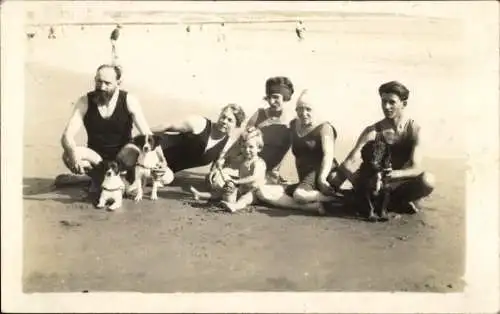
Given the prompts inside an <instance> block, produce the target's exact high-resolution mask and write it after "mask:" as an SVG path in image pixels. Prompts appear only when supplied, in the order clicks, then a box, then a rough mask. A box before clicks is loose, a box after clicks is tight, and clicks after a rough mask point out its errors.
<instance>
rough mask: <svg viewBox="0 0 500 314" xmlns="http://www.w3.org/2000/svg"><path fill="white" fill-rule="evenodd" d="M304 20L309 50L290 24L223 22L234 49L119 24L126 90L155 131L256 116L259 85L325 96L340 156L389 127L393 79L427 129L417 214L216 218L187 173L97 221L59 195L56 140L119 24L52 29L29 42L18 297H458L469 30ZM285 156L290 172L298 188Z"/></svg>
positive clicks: (416, 20) (167, 28) (435, 21)
mask: <svg viewBox="0 0 500 314" xmlns="http://www.w3.org/2000/svg"><path fill="white" fill-rule="evenodd" d="M297 14H299V13H293V14H292V13H291V15H297ZM304 20H305V21H306V22H305V23H306V27H307V32H306V39H305V41H303V42H298V41H297V39H296V37H295V34H294V30H293V29H294V25H295V24H294V23H254V24H232V23H228V24H227V26H226V28H227V29H226V30H225V34H226V38H227V41H226V42H225V43H217V41H216V33H217V31H216V30H215V26H213V27H211V26H210V25H209V26H207V27H204V29H203V31H200V30H199V29H198V27H196V26H193V27H192V28H193V31H192V32H191V33H189V34H187V33H186V32H185V31H184V26H175V25H149V26H144V25H142V26H141V25H125V26H124V29H123V34H122V37H121V38H120V41H119V47H118V49H119V51H118V52H119V55H120V60H121V64H122V66H123V68H124V82H123V88H124V89H127V90H129V91H130V92H133V93H134V94H135V95H137V97H138V98H139V99H140V101H141V103H142V105H143V108H144V112H145V114H146V117H147V119H148V121H149V123H150V125H156V124H158V123H161V122H164V121H168V120H175V119H181V118H182V117H185V116H186V115H188V114H192V113H197V114H203V115H205V116H207V117H210V118H214V117H216V115H217V113H218V110H219V109H220V107H221V106H222V105H223V104H226V103H228V102H236V103H238V104H241V105H242V106H243V107H244V108H245V110H246V112H247V113H248V114H251V113H253V112H254V111H255V110H256V108H258V107H259V106H262V105H263V102H262V97H263V95H264V82H265V79H266V78H267V77H270V76H275V75H286V76H289V77H290V78H291V79H292V81H293V82H294V84H295V85H296V90H297V91H300V90H301V89H302V88H311V89H314V90H315V91H316V92H317V94H318V95H320V99H321V100H322V110H323V111H324V116H325V119H328V120H330V121H332V123H333V124H334V125H335V127H336V128H337V130H338V132H339V139H338V143H337V146H338V147H337V148H336V155H337V157H338V158H339V159H343V158H344V157H345V155H346V154H347V152H348V150H349V149H350V148H351V147H352V145H353V144H354V141H355V139H356V138H357V136H358V135H359V133H360V131H361V130H362V129H363V127H364V126H365V125H367V124H368V123H372V122H375V121H377V120H378V119H379V118H380V117H381V112H380V108H379V107H380V106H379V98H378V95H377V88H378V86H379V85H380V84H381V83H383V82H386V81H389V80H394V79H396V80H400V81H401V82H403V83H404V84H406V85H407V86H408V87H409V88H410V90H411V94H410V100H409V106H408V112H409V114H411V115H412V116H413V117H414V118H415V119H416V120H417V121H419V123H420V124H421V125H422V128H423V129H424V130H425V135H424V136H425V137H424V138H425V140H426V141H425V161H424V162H425V167H426V168H427V169H428V170H429V171H430V172H432V173H434V174H435V175H436V177H437V188H436V190H435V192H434V193H433V194H432V195H431V197H430V198H429V199H427V200H426V201H425V203H424V206H423V211H422V212H421V213H419V214H418V215H414V216H406V215H402V216H399V217H396V218H395V219H393V220H392V221H390V222H388V223H385V224H371V223H367V222H364V221H361V220H359V219H356V218H353V217H350V216H349V215H345V214H343V213H331V214H330V215H328V216H327V217H318V216H316V215H309V214H307V213H303V212H297V211H289V210H281V209H271V208H264V207H260V206H257V207H255V208H253V211H251V212H244V213H241V214H235V215H230V214H221V213H212V212H209V211H208V210H207V208H206V206H204V205H202V204H198V203H196V202H194V201H193V200H192V199H191V197H190V195H189V194H188V193H187V192H186V191H185V188H186V187H187V186H189V185H190V184H195V185H200V184H201V183H202V179H201V174H203V173H204V171H206V169H192V170H189V171H186V172H184V173H181V174H180V177H179V179H178V180H176V182H175V184H174V185H173V186H168V187H165V188H164V189H162V190H161V191H160V193H159V196H160V199H159V200H158V201H157V202H154V203H153V202H151V201H149V200H147V199H146V200H144V201H142V202H141V203H140V204H134V203H133V201H131V200H127V201H125V204H124V207H125V209H126V212H125V213H123V214H110V213H107V212H102V211H97V210H95V209H94V208H93V206H92V205H91V204H89V203H88V202H87V201H86V200H85V199H83V198H82V197H81V196H80V194H81V193H80V191H79V189H78V188H67V189H62V190H53V189H52V188H51V184H52V183H53V179H54V177H55V176H56V175H57V174H60V173H63V172H66V170H65V169H64V165H63V164H62V162H61V161H60V156H61V154H62V149H61V148H60V144H59V139H60V136H61V132H62V131H63V129H64V126H65V123H66V121H67V119H68V117H69V115H70V113H71V109H72V106H71V103H72V102H74V101H75V100H76V99H77V97H79V96H80V95H82V94H84V93H85V92H87V91H88V90H89V89H91V88H93V86H92V83H93V81H92V79H93V74H94V71H95V69H96V67H97V66H98V65H99V64H101V63H105V62H109V61H110V57H111V56H110V50H111V47H110V43H109V40H108V36H109V33H110V31H111V30H112V26H85V28H84V29H83V30H82V29H81V28H80V27H79V26H64V27H63V28H62V29H61V27H57V28H56V30H57V35H58V37H57V39H55V40H48V39H47V32H46V30H45V29H41V30H40V29H39V30H38V33H37V35H36V36H35V38H33V39H32V40H30V41H27V43H26V49H27V56H26V63H25V76H26V89H25V97H26V107H25V117H24V123H25V125H24V131H25V133H24V156H30V158H24V161H23V163H24V164H23V166H24V169H23V171H24V173H23V183H24V186H23V192H24V212H23V216H24V231H23V232H24V251H23V254H24V264H23V289H24V291H25V292H68V291H71V292H78V291H84V290H85V291H93V292H97V291H139V292H177V291H182V292H212V291H221V292H227V291H432V292H452V291H462V289H463V287H464V283H463V281H462V279H461V277H462V275H463V273H464V267H465V259H464V257H465V218H464V216H465V196H464V193H465V169H466V159H465V158H466V150H465V146H464V145H465V144H464V136H465V132H466V130H465V128H464V127H463V126H464V124H465V123H466V122H467V120H466V111H465V109H464V106H465V99H466V97H465V95H466V93H467V91H466V90H465V89H464V88H463V86H464V81H465V78H466V77H467V75H469V74H470V71H469V69H470V66H471V64H472V63H471V62H472V61H471V58H470V56H469V55H467V51H468V50H467V49H463V47H464V45H466V44H467V43H466V41H465V39H464V33H463V25H462V24H461V22H460V20H458V19H448V18H426V17H422V16H410V17H404V16H403V17H402V16H392V17H391V16H383V17H380V16H377V15H374V14H368V13H366V14H364V15H359V14H358V15H356V16H349V15H344V16H343V17H335V18H332V19H331V20H329V21H314V19H311V20H310V21H308V20H307V16H306V17H304ZM226 50H227V51H226ZM297 94H298V93H297ZM297 94H296V95H297ZM294 100H295V99H293V100H292V102H291V103H290V106H289V108H288V110H291V112H292V113H293V105H294ZM84 140H85V135H84V134H83V135H82V136H81V137H80V138H79V141H81V142H82V143H84ZM291 158H292V157H291V156H290V155H289V156H287V157H286V160H285V163H284V166H283V175H284V176H285V177H287V178H289V179H290V180H295V179H296V174H295V170H294V168H293V161H292V159H291Z"/></svg>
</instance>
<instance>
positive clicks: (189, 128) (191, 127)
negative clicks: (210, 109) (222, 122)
mask: <svg viewBox="0 0 500 314" xmlns="http://www.w3.org/2000/svg"><path fill="white" fill-rule="evenodd" d="M205 126H206V121H205V118H203V117H201V116H192V117H189V118H188V119H186V120H181V121H176V122H171V123H167V124H162V125H158V126H155V127H154V128H153V129H152V131H153V132H154V133H165V132H179V133H200V132H201V131H202V130H203V128H204V127H205Z"/></svg>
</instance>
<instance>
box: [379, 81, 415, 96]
mask: <svg viewBox="0 0 500 314" xmlns="http://www.w3.org/2000/svg"><path fill="white" fill-rule="evenodd" d="M378 93H379V95H382V94H395V95H398V97H399V99H401V100H403V101H404V100H408V97H409V96H410V91H409V90H408V88H406V86H404V85H403V84H401V83H400V82H398V81H390V82H387V83H384V84H382V85H380V87H379V89H378Z"/></svg>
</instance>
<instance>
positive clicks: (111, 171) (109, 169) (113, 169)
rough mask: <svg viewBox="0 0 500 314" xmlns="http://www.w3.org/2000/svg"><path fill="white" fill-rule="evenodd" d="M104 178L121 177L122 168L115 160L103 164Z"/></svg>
mask: <svg viewBox="0 0 500 314" xmlns="http://www.w3.org/2000/svg"><path fill="white" fill-rule="evenodd" d="M103 169H104V177H106V178H109V177H114V176H118V175H120V167H119V166H118V163H117V162H116V161H114V160H111V161H104V162H103Z"/></svg>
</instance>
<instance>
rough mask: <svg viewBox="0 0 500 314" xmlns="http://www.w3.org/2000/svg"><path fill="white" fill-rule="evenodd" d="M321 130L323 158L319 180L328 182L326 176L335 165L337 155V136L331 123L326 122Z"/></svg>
mask: <svg viewBox="0 0 500 314" xmlns="http://www.w3.org/2000/svg"><path fill="white" fill-rule="evenodd" d="M320 131H321V147H322V148H323V160H322V161H321V167H320V170H319V176H318V180H319V181H320V182H326V178H327V176H328V174H329V173H330V171H331V169H332V166H333V157H334V156H335V147H334V146H335V136H334V133H333V128H332V127H331V125H330V124H324V125H323V126H322V127H321V130H320Z"/></svg>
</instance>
